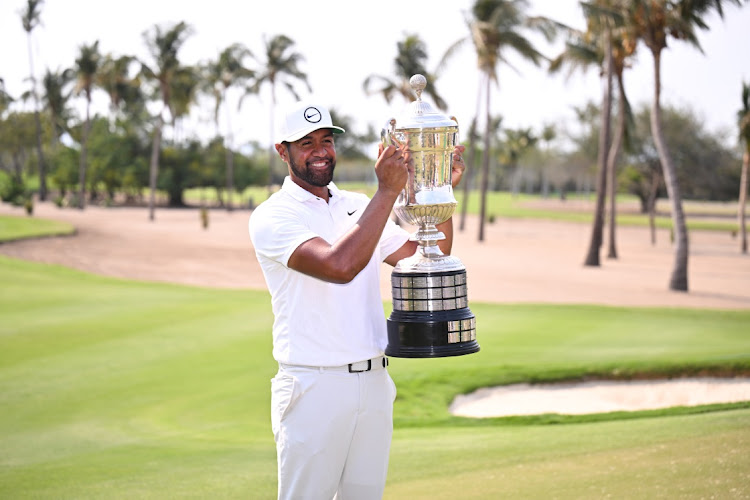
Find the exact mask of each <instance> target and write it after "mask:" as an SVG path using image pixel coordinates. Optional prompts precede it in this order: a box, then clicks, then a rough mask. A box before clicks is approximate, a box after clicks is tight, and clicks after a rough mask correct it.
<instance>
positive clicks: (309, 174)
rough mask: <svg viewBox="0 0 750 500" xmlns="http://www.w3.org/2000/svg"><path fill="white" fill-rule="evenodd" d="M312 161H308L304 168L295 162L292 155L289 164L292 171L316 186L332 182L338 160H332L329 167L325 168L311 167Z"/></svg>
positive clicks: (323, 185)
mask: <svg viewBox="0 0 750 500" xmlns="http://www.w3.org/2000/svg"><path fill="white" fill-rule="evenodd" d="M310 163H311V162H306V163H305V168H304V170H303V169H301V168H300V167H299V165H297V164H296V163H295V162H294V160H292V158H291V155H290V158H289V166H290V167H291V169H292V172H294V175H296V176H297V177H299V178H300V179H301V180H303V181H304V182H306V183H308V184H310V185H311V186H316V187H325V186H327V185H328V184H330V183H331V181H332V180H333V170H334V169H335V168H336V161H335V160H331V162H330V165H329V166H328V168H326V169H324V170H321V169H316V168H310V166H309V164H310Z"/></svg>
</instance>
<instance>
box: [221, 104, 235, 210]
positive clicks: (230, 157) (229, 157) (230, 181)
mask: <svg viewBox="0 0 750 500" xmlns="http://www.w3.org/2000/svg"><path fill="white" fill-rule="evenodd" d="M222 94H223V101H224V102H225V103H226V102H227V92H226V90H224V91H223V92H222ZM226 106H227V107H228V104H227V105H226ZM230 114H231V113H229V112H228V110H227V116H226V118H227V136H226V139H225V144H226V145H225V146H224V148H225V155H226V156H225V158H226V163H227V212H231V211H232V210H233V207H232V193H233V192H234V152H233V151H232V143H233V142H234V141H233V136H232V121H231V117H230V116H229V115H230Z"/></svg>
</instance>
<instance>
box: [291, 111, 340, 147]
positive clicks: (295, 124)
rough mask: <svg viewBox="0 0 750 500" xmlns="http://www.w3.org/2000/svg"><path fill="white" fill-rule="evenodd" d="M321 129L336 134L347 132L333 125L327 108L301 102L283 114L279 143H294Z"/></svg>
mask: <svg viewBox="0 0 750 500" xmlns="http://www.w3.org/2000/svg"><path fill="white" fill-rule="evenodd" d="M321 128H329V129H331V131H332V132H333V133H334V134H343V133H344V132H346V130H344V129H343V128H341V127H337V126H335V125H334V124H333V121H332V120H331V113H329V112H328V109H327V108H326V107H324V106H321V105H319V104H315V103H313V102H308V101H300V102H297V103H296V104H294V105H293V106H291V107H289V108H288V109H287V110H286V112H285V113H284V114H283V116H282V118H281V125H280V126H279V142H280V143H281V142H294V141H297V140H299V139H301V138H303V137H304V136H306V135H307V134H309V133H310V132H314V131H315V130H318V129H321Z"/></svg>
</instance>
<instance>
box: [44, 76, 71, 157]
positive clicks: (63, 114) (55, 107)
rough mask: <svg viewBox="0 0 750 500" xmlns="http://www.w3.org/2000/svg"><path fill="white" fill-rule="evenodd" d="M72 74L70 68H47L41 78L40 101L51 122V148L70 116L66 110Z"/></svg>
mask: <svg viewBox="0 0 750 500" xmlns="http://www.w3.org/2000/svg"><path fill="white" fill-rule="evenodd" d="M74 75H75V73H74V71H73V70H72V69H70V68H66V69H64V70H58V71H55V72H53V71H50V70H49V69H48V70H47V71H46V73H45V74H44V78H43V79H42V88H44V94H42V101H43V105H44V108H45V109H46V110H47V111H48V112H49V117H50V121H51V123H52V149H53V150H54V149H55V148H56V147H57V144H58V142H59V140H60V136H61V135H62V134H63V133H64V132H65V131H66V130H67V127H68V126H67V123H68V120H69V119H70V118H71V116H70V111H69V110H68V99H69V98H70V91H69V90H68V86H69V84H70V83H71V82H72V81H73V77H74Z"/></svg>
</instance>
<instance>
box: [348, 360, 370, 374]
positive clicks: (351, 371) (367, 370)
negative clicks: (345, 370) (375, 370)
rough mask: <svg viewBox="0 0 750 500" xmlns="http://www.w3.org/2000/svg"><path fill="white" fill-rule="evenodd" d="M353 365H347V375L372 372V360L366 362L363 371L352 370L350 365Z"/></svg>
mask: <svg viewBox="0 0 750 500" xmlns="http://www.w3.org/2000/svg"><path fill="white" fill-rule="evenodd" d="M353 364H354V363H349V373H362V372H369V371H370V370H372V360H371V359H368V360H367V368H366V369H364V370H352V365H353Z"/></svg>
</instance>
